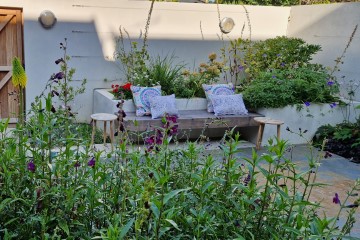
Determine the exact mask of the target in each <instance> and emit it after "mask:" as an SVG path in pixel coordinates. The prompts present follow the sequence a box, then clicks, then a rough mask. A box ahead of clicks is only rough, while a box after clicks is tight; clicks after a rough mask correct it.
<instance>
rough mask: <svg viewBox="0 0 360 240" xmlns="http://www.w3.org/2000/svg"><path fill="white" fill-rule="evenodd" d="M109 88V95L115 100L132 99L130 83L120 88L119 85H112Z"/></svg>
mask: <svg viewBox="0 0 360 240" xmlns="http://www.w3.org/2000/svg"><path fill="white" fill-rule="evenodd" d="M111 88H112V90H111V91H110V93H112V94H113V95H114V98H115V99H132V92H131V83H126V84H124V85H121V86H120V85H119V84H112V85H111Z"/></svg>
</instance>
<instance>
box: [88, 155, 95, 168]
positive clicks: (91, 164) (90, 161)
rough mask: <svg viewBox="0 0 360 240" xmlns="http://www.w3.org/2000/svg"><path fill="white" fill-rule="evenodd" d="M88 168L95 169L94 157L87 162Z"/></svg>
mask: <svg viewBox="0 0 360 240" xmlns="http://www.w3.org/2000/svg"><path fill="white" fill-rule="evenodd" d="M88 166H89V167H92V168H93V167H95V158H94V157H93V158H91V159H90V160H89V162H88Z"/></svg>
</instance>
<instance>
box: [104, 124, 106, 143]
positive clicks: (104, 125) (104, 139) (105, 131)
mask: <svg viewBox="0 0 360 240" xmlns="http://www.w3.org/2000/svg"><path fill="white" fill-rule="evenodd" d="M105 144H106V121H104V145H105Z"/></svg>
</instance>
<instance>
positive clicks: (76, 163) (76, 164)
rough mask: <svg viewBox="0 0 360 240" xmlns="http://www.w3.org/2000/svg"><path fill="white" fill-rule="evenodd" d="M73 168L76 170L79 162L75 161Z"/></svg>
mask: <svg viewBox="0 0 360 240" xmlns="http://www.w3.org/2000/svg"><path fill="white" fill-rule="evenodd" d="M74 167H75V168H76V169H77V168H78V167H80V163H79V161H76V162H75V164H74Z"/></svg>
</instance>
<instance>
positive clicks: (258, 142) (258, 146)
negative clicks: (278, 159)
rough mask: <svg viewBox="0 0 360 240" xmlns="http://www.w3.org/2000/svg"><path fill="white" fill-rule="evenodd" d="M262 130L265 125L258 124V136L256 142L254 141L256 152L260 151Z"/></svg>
mask: <svg viewBox="0 0 360 240" xmlns="http://www.w3.org/2000/svg"><path fill="white" fill-rule="evenodd" d="M264 128H265V124H263V123H260V125H259V131H258V136H257V141H256V150H259V149H260V146H261V142H262V138H263V134H264Z"/></svg>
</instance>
